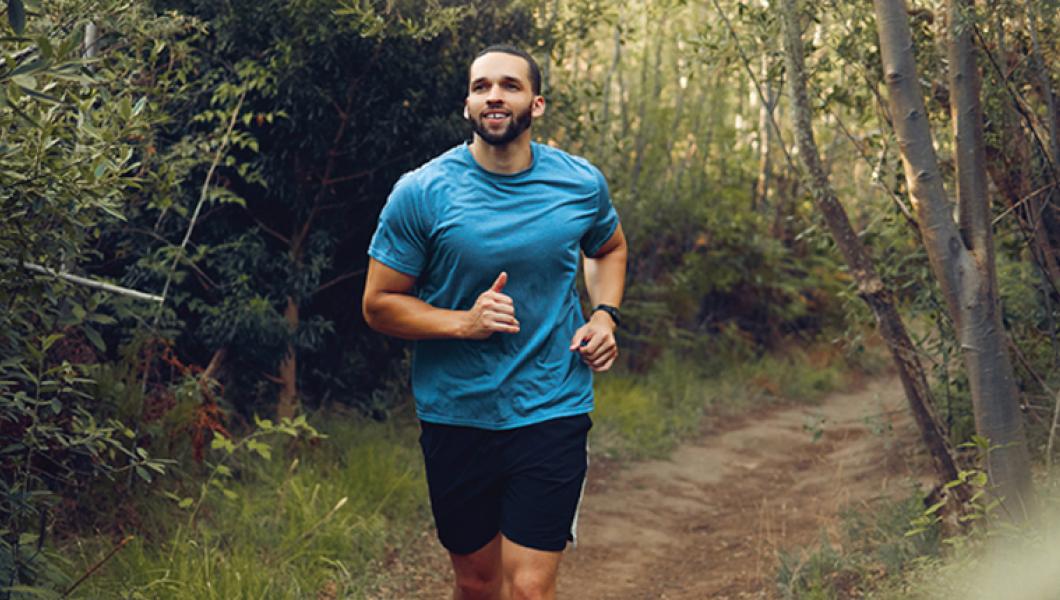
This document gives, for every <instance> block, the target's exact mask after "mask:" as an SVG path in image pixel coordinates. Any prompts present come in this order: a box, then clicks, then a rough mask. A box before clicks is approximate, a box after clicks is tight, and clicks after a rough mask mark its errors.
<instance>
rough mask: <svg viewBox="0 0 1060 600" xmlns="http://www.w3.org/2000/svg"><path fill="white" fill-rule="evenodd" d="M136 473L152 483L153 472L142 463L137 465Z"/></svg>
mask: <svg viewBox="0 0 1060 600" xmlns="http://www.w3.org/2000/svg"><path fill="white" fill-rule="evenodd" d="M136 474H137V475H139V476H140V479H143V480H144V481H146V482H147V483H151V472H150V471H148V470H147V469H145V468H143V467H141V466H140V465H136Z"/></svg>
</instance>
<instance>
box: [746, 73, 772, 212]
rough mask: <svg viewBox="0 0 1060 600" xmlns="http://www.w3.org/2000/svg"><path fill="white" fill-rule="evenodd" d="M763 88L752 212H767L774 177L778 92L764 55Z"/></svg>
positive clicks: (759, 111) (759, 113) (759, 112)
mask: <svg viewBox="0 0 1060 600" xmlns="http://www.w3.org/2000/svg"><path fill="white" fill-rule="evenodd" d="M762 86H763V87H764V88H765V89H764V90H763V95H764V96H765V102H762V103H761V106H759V109H758V179H757V181H756V182H755V193H754V197H753V198H752V199H751V210H755V211H758V210H762V211H765V210H767V209H768V207H769V203H768V196H769V184H770V180H771V179H772V175H773V162H772V158H773V157H772V155H771V154H770V149H771V148H772V146H773V124H772V117H773V109H774V108H775V107H776V100H775V96H776V92H775V90H774V89H773V86H772V85H770V83H769V55H768V54H763V55H762Z"/></svg>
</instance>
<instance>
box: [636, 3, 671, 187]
mask: <svg viewBox="0 0 1060 600" xmlns="http://www.w3.org/2000/svg"><path fill="white" fill-rule="evenodd" d="M648 14H650V13H648ZM659 29H660V31H659V34H658V35H657V36H656V39H657V40H658V42H656V44H655V60H654V65H653V73H654V75H653V77H652V90H651V92H649V91H648V89H647V83H648V46H649V44H648V40H649V39H650V38H646V39H645V40H644V70H643V71H641V78H640V79H641V89H640V94H641V101H640V115H639V116H638V118H639V122H638V123H637V142H636V144H637V145H636V148H635V149H634V152H635V156H634V160H633V169H632V174H631V175H630V179H631V182H630V185H629V190H630V195H631V196H633V197H634V198H636V197H637V184H638V183H640V173H641V170H642V169H643V168H644V152H645V150H646V149H647V146H648V137H647V135H648V126H647V123H646V120H647V118H648V104H649V103H654V102H657V101H658V99H659V94H660V93H661V91H662V79H661V78H660V77H659V66H660V64H661V62H662V47H663V39H665V38H666V34H665V23H659Z"/></svg>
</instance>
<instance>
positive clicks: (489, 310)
mask: <svg viewBox="0 0 1060 600" xmlns="http://www.w3.org/2000/svg"><path fill="white" fill-rule="evenodd" d="M506 283H508V273H505V272H502V273H501V274H500V275H498V276H497V280H496V281H494V282H493V285H491V286H490V289H488V290H486V291H485V292H482V293H481V294H479V296H478V299H476V300H475V305H474V306H472V307H471V309H470V310H468V311H467V312H466V313H465V318H466V324H465V326H464V337H465V338H467V339H472V340H484V339H486V338H488V337H489V336H491V335H493V334H494V333H496V332H500V333H519V321H518V320H517V319H516V318H515V304H514V303H513V302H512V299H511V297H510V296H507V295H505V294H502V293H501V290H503V289H504V284H506Z"/></svg>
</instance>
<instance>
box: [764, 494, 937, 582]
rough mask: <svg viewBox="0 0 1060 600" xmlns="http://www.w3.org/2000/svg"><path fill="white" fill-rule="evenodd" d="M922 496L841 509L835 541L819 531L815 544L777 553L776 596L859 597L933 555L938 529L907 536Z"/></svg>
mask: <svg viewBox="0 0 1060 600" xmlns="http://www.w3.org/2000/svg"><path fill="white" fill-rule="evenodd" d="M922 496H923V494H922V493H920V491H919V490H914V491H913V492H912V493H911V494H910V495H909V496H908V497H906V498H905V499H902V500H881V501H877V502H876V503H874V504H873V505H872V506H870V507H859V508H858V509H857V510H848V511H845V512H844V513H843V514H842V515H841V516H842V530H843V531H842V536H841V539H840V540H838V541H836V542H833V541H832V540H829V539H828V537H827V536H826V535H824V534H822V535H821V540H820V542H819V543H818V544H817V546H814V547H811V548H804V549H797V550H793V551H784V552H781V554H780V557H779V558H780V564H779V566H778V569H777V590H778V592H779V594H780V595H781V597H783V598H792V599H795V598H797V599H799V600H833V599H835V600H838V599H841V598H860V597H863V596H864V595H865V594H866V593H867V592H868V591H870V590H872V589H874V588H877V587H879V586H880V585H881V582H884V581H886V580H888V579H893V578H895V577H899V576H901V574H902V573H903V572H905V571H906V570H907V569H909V568H910V567H911V566H913V565H917V564H920V563H921V562H923V561H924V560H925V559H926V557H931V556H937V555H938V553H939V549H940V539H939V531H938V529H937V528H933V529H928V530H926V531H924V532H921V533H918V534H916V535H906V532H908V531H909V530H910V529H911V525H910V522H911V521H912V519H913V518H915V517H917V516H918V515H920V514H921V513H922V511H923V510H924V505H923V503H922V501H921V498H922Z"/></svg>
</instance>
